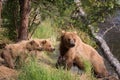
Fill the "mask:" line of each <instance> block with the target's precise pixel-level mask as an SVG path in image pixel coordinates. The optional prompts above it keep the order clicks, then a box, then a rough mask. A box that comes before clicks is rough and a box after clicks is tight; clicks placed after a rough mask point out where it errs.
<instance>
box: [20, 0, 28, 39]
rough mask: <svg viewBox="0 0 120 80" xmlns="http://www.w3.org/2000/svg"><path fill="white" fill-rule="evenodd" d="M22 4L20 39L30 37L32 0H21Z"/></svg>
mask: <svg viewBox="0 0 120 80" xmlns="http://www.w3.org/2000/svg"><path fill="white" fill-rule="evenodd" d="M19 4H20V17H21V19H20V28H19V31H18V41H21V40H26V39H27V38H28V22H29V12H30V0H19Z"/></svg>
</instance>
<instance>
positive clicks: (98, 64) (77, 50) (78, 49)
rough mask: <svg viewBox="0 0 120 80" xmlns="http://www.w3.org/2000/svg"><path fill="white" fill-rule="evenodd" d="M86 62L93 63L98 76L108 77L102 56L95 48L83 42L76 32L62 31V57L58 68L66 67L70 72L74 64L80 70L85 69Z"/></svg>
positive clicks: (58, 61) (58, 62)
mask: <svg viewBox="0 0 120 80" xmlns="http://www.w3.org/2000/svg"><path fill="white" fill-rule="evenodd" d="M84 60H87V61H89V62H90V63H91V65H92V66H93V69H94V71H95V73H96V74H97V76H99V77H106V76H108V71H107V69H106V67H105V64H104V60H103V58H102V56H100V55H99V53H98V52H97V51H96V50H95V49H94V48H93V47H91V46H90V45H88V44H85V43H84V42H82V40H81V39H80V37H79V36H78V35H77V33H76V32H65V31H62V35H61V42H60V56H59V58H58V60H57V64H56V66H57V67H58V66H59V65H64V66H65V67H66V68H67V69H68V70H69V69H70V68H71V67H72V65H73V64H74V65H76V66H77V67H78V68H79V69H85V67H84Z"/></svg>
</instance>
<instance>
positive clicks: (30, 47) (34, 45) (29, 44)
mask: <svg viewBox="0 0 120 80" xmlns="http://www.w3.org/2000/svg"><path fill="white" fill-rule="evenodd" d="M26 48H27V49H28V50H29V51H32V50H38V51H42V46H41V44H40V43H39V42H38V41H35V40H31V41H29V42H27V43H26Z"/></svg>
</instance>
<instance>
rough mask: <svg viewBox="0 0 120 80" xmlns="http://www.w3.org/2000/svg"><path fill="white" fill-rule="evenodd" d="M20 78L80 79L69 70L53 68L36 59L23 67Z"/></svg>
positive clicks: (41, 79) (43, 79)
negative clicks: (39, 63) (38, 62)
mask: <svg viewBox="0 0 120 80" xmlns="http://www.w3.org/2000/svg"><path fill="white" fill-rule="evenodd" d="M18 80H78V77H75V75H72V74H71V73H70V72H68V71H64V70H60V69H53V68H51V67H47V66H45V65H43V64H42V63H41V65H38V64H37V62H36V60H35V59H31V60H30V61H29V63H27V64H25V65H24V66H23V67H22V68H21V72H20V74H19V77H18Z"/></svg>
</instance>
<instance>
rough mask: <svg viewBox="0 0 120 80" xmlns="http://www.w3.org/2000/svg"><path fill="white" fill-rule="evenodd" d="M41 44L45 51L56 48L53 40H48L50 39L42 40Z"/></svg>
mask: <svg viewBox="0 0 120 80" xmlns="http://www.w3.org/2000/svg"><path fill="white" fill-rule="evenodd" d="M41 45H42V49H43V50H44V51H50V52H52V51H54V50H55V48H54V47H53V45H52V43H51V41H50V40H48V39H45V40H42V42H41Z"/></svg>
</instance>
